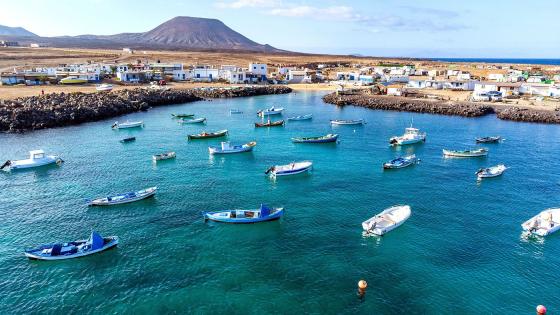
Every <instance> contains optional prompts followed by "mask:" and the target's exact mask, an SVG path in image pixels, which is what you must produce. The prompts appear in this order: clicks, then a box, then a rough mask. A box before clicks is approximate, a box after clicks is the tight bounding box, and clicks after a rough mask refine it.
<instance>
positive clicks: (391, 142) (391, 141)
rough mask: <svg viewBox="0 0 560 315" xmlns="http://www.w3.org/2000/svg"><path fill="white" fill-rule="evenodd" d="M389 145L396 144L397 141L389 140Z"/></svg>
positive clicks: (394, 139)
mask: <svg viewBox="0 0 560 315" xmlns="http://www.w3.org/2000/svg"><path fill="white" fill-rule="evenodd" d="M389 144H397V139H396V138H391V139H390V140H389Z"/></svg>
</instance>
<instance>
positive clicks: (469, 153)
mask: <svg viewBox="0 0 560 315" xmlns="http://www.w3.org/2000/svg"><path fill="white" fill-rule="evenodd" d="M486 155H488V149H486V148H480V149H476V150H463V151H456V150H446V149H443V156H445V157H480V156H486Z"/></svg>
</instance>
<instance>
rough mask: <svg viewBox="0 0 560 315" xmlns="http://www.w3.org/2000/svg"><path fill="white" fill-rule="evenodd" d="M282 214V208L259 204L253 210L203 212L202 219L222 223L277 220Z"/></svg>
mask: <svg viewBox="0 0 560 315" xmlns="http://www.w3.org/2000/svg"><path fill="white" fill-rule="evenodd" d="M283 214H284V208H270V207H268V206H267V205H264V204H261V207H260V208H259V209H254V210H224V211H217V212H205V213H203V215H204V221H207V220H210V221H216V222H224V223H258V222H265V221H272V220H278V219H280V217H281V216H282V215H283Z"/></svg>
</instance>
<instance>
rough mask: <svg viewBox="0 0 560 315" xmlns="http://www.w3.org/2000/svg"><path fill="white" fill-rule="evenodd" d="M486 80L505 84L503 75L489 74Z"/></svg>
mask: <svg viewBox="0 0 560 315" xmlns="http://www.w3.org/2000/svg"><path fill="white" fill-rule="evenodd" d="M488 80H491V81H497V82H505V80H506V77H505V75H504V74H503V73H490V74H488Z"/></svg>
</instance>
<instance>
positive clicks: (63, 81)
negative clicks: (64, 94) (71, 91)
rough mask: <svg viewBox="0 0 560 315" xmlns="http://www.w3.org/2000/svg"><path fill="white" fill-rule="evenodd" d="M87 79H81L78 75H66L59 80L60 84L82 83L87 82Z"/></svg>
mask: <svg viewBox="0 0 560 315" xmlns="http://www.w3.org/2000/svg"><path fill="white" fill-rule="evenodd" d="M87 82H88V80H87V79H82V78H78V77H66V78H64V79H61V80H60V81H59V83H60V84H84V83H87Z"/></svg>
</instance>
